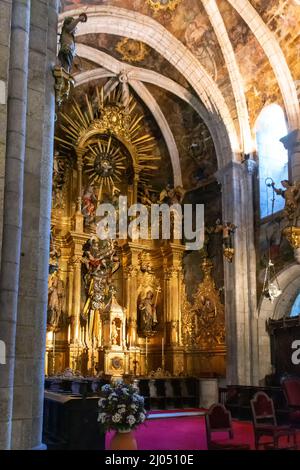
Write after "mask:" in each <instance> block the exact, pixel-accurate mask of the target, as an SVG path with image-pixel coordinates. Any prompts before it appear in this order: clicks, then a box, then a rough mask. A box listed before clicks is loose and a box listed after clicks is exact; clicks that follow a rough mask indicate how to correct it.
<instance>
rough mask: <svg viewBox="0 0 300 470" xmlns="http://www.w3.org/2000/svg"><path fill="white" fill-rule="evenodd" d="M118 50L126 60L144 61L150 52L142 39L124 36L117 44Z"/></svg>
mask: <svg viewBox="0 0 300 470" xmlns="http://www.w3.org/2000/svg"><path fill="white" fill-rule="evenodd" d="M116 51H117V52H118V53H119V54H120V55H121V57H122V60H124V61H125V62H142V61H143V60H144V59H145V58H146V57H147V56H148V54H149V49H148V47H147V46H146V44H144V43H143V42H141V41H135V40H134V39H129V38H124V39H122V40H121V41H119V42H118V44H117V45H116Z"/></svg>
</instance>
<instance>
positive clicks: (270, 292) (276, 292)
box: [262, 178, 282, 303]
mask: <svg viewBox="0 0 300 470" xmlns="http://www.w3.org/2000/svg"><path fill="white" fill-rule="evenodd" d="M273 183H274V181H273V179H272V178H266V180H265V184H266V186H267V193H268V188H272V190H273V197H272V214H271V223H272V224H273V223H274V204H275V191H274V189H273ZM268 200H269V198H268V197H267V203H268ZM268 243H269V250H268V263H267V266H266V271H265V277H264V284H263V291H262V293H263V296H264V297H266V298H267V299H269V300H270V302H271V303H273V302H274V300H275V299H276V298H277V297H279V296H280V295H281V294H282V290H281V289H280V286H279V281H278V278H277V275H276V271H275V267H274V263H273V262H272V258H271V238H269V240H268Z"/></svg>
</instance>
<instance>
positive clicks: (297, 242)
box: [283, 227, 300, 249]
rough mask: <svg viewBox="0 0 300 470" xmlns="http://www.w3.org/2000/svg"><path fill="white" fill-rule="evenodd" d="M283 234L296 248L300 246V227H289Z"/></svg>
mask: <svg viewBox="0 0 300 470" xmlns="http://www.w3.org/2000/svg"><path fill="white" fill-rule="evenodd" d="M283 235H284V236H285V238H286V239H287V241H288V242H289V243H290V245H291V246H292V247H293V248H294V249H298V248H300V227H287V228H285V229H284V230H283Z"/></svg>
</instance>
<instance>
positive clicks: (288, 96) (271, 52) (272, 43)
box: [229, 0, 300, 130]
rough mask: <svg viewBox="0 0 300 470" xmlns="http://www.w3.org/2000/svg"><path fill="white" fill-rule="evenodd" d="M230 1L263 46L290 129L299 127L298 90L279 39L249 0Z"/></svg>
mask: <svg viewBox="0 0 300 470" xmlns="http://www.w3.org/2000/svg"><path fill="white" fill-rule="evenodd" d="M229 3H230V4H231V5H232V7H233V8H235V9H236V11H237V12H238V14H239V15H240V16H241V18H243V20H244V21H245V23H246V24H247V25H248V27H249V28H250V29H251V31H252V33H253V34H254V36H255V37H256V39H257V40H258V42H259V44H260V45H261V47H262V48H263V50H264V53H265V54H266V56H267V58H268V60H269V62H270V64H271V66H272V68H273V70H274V74H275V76H276V78H277V82H278V85H279V87H280V90H281V94H282V97H283V101H284V104H285V110H286V113H287V117H288V122H289V127H290V130H294V129H297V128H298V127H299V125H300V118H299V116H300V108H299V100H298V97H297V90H296V86H295V83H294V81H293V77H292V74H291V71H290V69H289V67H288V64H287V62H286V59H285V57H284V53H283V51H282V49H281V47H280V45H279V43H278V41H277V40H276V38H275V36H274V34H273V33H272V31H270V29H269V28H268V26H267V25H266V24H265V23H264V21H263V19H262V18H261V16H260V15H259V14H258V12H257V11H256V9H255V8H254V7H253V6H252V5H251V3H250V2H249V1H248V0H229Z"/></svg>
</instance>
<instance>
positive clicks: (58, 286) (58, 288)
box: [48, 270, 65, 328]
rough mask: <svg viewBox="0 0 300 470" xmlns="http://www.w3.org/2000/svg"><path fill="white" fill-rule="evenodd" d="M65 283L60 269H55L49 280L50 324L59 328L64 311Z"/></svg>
mask: <svg viewBox="0 0 300 470" xmlns="http://www.w3.org/2000/svg"><path fill="white" fill-rule="evenodd" d="M64 298H65V284H64V281H63V280H62V279H61V278H60V276H59V270H58V271H54V273H53V274H52V275H50V276H49V280H48V324H49V325H50V326H51V327H53V328H57V327H58V326H59V322H60V318H61V315H62V312H63V306H64Z"/></svg>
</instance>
